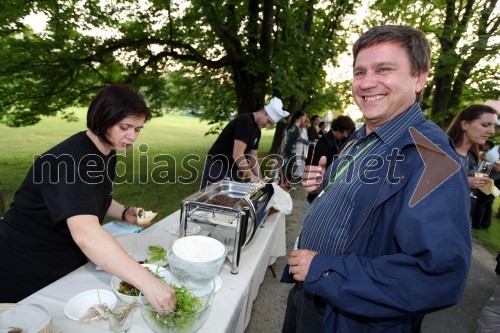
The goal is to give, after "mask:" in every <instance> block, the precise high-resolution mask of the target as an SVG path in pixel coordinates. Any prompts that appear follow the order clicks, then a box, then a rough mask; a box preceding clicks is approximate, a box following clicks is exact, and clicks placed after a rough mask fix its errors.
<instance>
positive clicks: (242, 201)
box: [179, 178, 274, 274]
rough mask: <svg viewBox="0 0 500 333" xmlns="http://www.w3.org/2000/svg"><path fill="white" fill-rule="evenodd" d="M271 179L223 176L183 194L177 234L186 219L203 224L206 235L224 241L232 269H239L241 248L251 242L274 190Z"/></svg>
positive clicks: (183, 227) (267, 210) (262, 219)
mask: <svg viewBox="0 0 500 333" xmlns="http://www.w3.org/2000/svg"><path fill="white" fill-rule="evenodd" d="M271 181H272V180H271V179H268V178H266V179H264V180H263V181H262V182H260V183H258V184H247V183H239V182H235V181H231V180H222V181H220V182H217V183H214V184H211V185H209V186H208V187H207V188H205V189H203V190H201V191H200V192H197V193H194V194H192V195H191V196H189V197H187V198H185V199H184V200H183V201H182V204H181V217H180V228H179V230H180V232H179V237H184V236H185V235H186V227H187V224H188V222H195V223H197V224H201V225H202V229H204V230H208V236H209V237H213V238H215V239H217V240H219V241H220V242H221V243H223V244H224V245H225V247H226V249H227V251H228V254H230V255H232V267H231V272H232V273H233V274H236V273H238V266H239V260H240V253H241V248H242V247H244V246H247V245H249V244H250V242H251V240H252V239H253V238H254V237H255V235H256V233H257V230H258V228H259V226H263V225H264V223H263V222H264V219H265V218H266V216H267V214H268V212H269V208H270V205H269V202H270V200H271V198H272V196H273V194H274V189H273V186H272V184H271Z"/></svg>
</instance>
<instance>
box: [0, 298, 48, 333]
mask: <svg viewBox="0 0 500 333" xmlns="http://www.w3.org/2000/svg"><path fill="white" fill-rule="evenodd" d="M28 319H29V320H28ZM13 327H16V328H19V329H22V330H23V332H36V333H50V332H52V319H51V317H50V315H49V312H48V311H47V310H45V308H43V307H42V306H40V305H38V304H14V303H0V332H8V331H10V330H11V329H12V328H13Z"/></svg>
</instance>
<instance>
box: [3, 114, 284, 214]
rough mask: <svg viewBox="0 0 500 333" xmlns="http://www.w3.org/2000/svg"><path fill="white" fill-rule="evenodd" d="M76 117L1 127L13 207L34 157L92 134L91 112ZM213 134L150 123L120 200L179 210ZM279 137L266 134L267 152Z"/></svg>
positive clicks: (122, 180)
mask: <svg viewBox="0 0 500 333" xmlns="http://www.w3.org/2000/svg"><path fill="white" fill-rule="evenodd" d="M75 112H76V113H77V115H78V116H79V118H80V120H79V121H78V122H73V123H68V122H66V121H64V120H61V119H57V118H53V117H51V118H44V119H43V120H42V121H41V122H40V123H38V124H37V125H35V126H30V127H24V128H9V127H6V126H4V125H0V133H2V134H1V135H0V192H2V193H4V195H5V197H6V202H7V204H10V202H11V201H12V200H13V197H14V193H15V191H16V190H17V188H18V187H19V185H20V184H21V182H22V180H23V179H24V177H25V176H26V173H27V172H28V170H29V168H30V167H31V164H32V163H33V156H35V155H36V154H41V153H43V152H45V151H46V150H48V149H50V148H51V147H53V146H54V145H56V144H57V143H59V142H61V141H62V140H64V139H66V138H67V137H69V136H71V135H73V134H74V133H77V132H79V131H83V130H85V129H86V125H85V124H86V121H85V113H86V110H84V109H75ZM209 128H210V125H208V124H207V123H206V122H200V120H199V118H195V117H187V116H182V115H165V116H163V117H162V118H155V119H152V120H151V121H150V122H148V123H146V125H145V127H144V129H143V130H142V132H141V135H140V136H139V138H138V140H137V141H136V143H135V145H134V147H132V148H130V149H128V150H127V151H126V153H124V155H125V156H124V157H123V158H120V159H119V161H121V162H119V165H118V168H117V169H118V170H117V172H118V174H119V175H120V177H118V178H117V179H116V183H117V184H115V188H114V198H115V199H116V200H118V201H119V202H121V203H123V204H126V205H130V206H142V207H144V208H147V209H148V210H153V211H158V215H159V216H166V215H168V214H170V213H172V212H174V211H176V210H177V209H179V208H180V203H181V200H182V199H184V198H185V197H187V196H188V195H190V194H192V193H194V192H196V191H198V190H199V185H200V181H201V171H202V170H203V165H204V160H205V157H206V153H207V151H208V149H209V148H210V146H211V145H212V144H213V142H214V141H215V139H216V138H217V136H216V135H208V136H205V133H206V132H207V130H208V129H209ZM273 135H274V129H269V130H263V131H262V141H261V144H260V151H261V152H263V153H266V152H267V151H268V150H269V148H270V147H271V142H272V138H273ZM197 156H199V157H197ZM186 163H188V164H186ZM180 178H182V179H181V181H182V182H183V183H180V182H179V179H180Z"/></svg>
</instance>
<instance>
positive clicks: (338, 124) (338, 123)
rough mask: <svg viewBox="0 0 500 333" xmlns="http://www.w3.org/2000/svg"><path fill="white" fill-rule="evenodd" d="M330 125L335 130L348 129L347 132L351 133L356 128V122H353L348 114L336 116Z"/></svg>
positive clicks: (343, 130)
mask: <svg viewBox="0 0 500 333" xmlns="http://www.w3.org/2000/svg"><path fill="white" fill-rule="evenodd" d="M330 127H331V128H332V130H334V131H337V132H345V131H349V133H352V132H354V130H355V129H356V124H354V121H353V120H352V119H351V118H350V117H348V116H338V117H337V118H335V119H334V120H333V121H332V125H331V126H330Z"/></svg>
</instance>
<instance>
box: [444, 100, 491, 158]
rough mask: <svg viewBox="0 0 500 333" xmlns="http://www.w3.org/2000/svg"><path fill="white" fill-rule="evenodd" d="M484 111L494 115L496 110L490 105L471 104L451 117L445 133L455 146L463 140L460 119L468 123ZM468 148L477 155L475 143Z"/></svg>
mask: <svg viewBox="0 0 500 333" xmlns="http://www.w3.org/2000/svg"><path fill="white" fill-rule="evenodd" d="M484 113H491V114H494V115H496V114H497V112H496V111H495V109H493V108H492V107H489V106H487V105H481V104H472V105H470V106H468V107H466V108H465V109H463V110H462V111H460V113H459V114H457V115H456V116H455V118H453V120H452V121H451V124H450V126H449V127H448V129H447V130H446V134H448V136H449V137H450V138H451V140H453V143H454V144H455V146H460V145H461V144H462V142H463V140H464V135H465V132H464V130H463V128H462V121H466V122H468V123H470V122H472V121H474V120H476V119H479V118H480V117H481V116H482V115H483V114H484ZM469 150H472V151H473V152H474V153H476V156H479V147H478V145H477V144H475V143H474V144H473V145H472V146H471V148H470V149H469Z"/></svg>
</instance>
